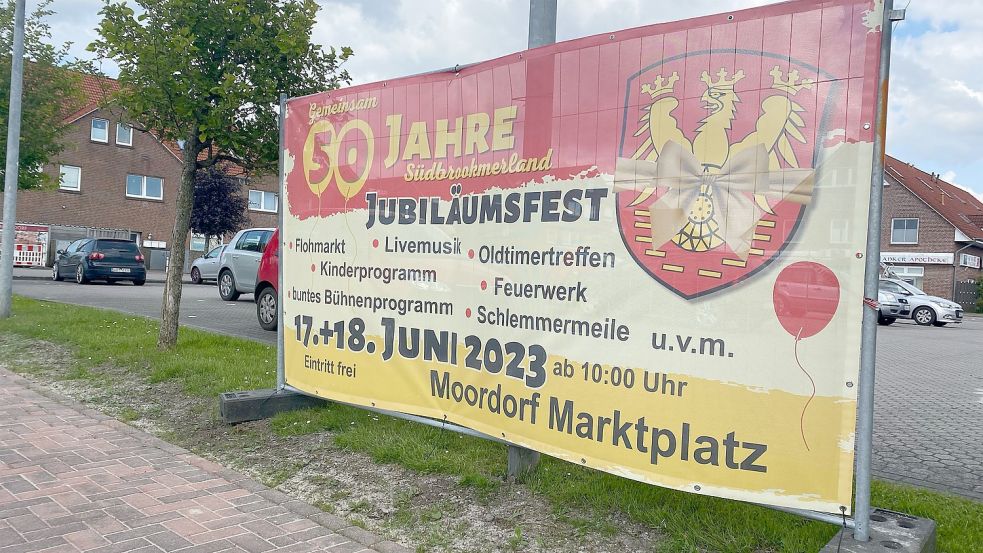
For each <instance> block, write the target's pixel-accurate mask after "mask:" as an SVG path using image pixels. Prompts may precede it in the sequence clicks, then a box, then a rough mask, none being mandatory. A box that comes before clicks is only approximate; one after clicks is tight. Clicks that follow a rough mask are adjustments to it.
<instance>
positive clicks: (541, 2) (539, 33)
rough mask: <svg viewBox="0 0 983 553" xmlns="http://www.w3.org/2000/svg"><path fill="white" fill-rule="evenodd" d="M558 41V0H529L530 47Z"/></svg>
mask: <svg viewBox="0 0 983 553" xmlns="http://www.w3.org/2000/svg"><path fill="white" fill-rule="evenodd" d="M554 42H556V0H529V48H530V49H532V48H538V47H540V46H546V45H547V44H553V43H554Z"/></svg>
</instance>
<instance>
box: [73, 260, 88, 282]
mask: <svg viewBox="0 0 983 553" xmlns="http://www.w3.org/2000/svg"><path fill="white" fill-rule="evenodd" d="M75 282H77V283H79V284H88V283H89V277H87V276H85V267H83V266H82V264H81V263H79V265H78V267H76V268H75Z"/></svg>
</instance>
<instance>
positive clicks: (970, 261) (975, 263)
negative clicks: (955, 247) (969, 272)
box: [959, 253, 980, 269]
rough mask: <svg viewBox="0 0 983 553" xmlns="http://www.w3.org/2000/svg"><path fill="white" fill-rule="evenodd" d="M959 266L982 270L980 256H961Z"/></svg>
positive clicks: (964, 254) (965, 254)
mask: <svg viewBox="0 0 983 553" xmlns="http://www.w3.org/2000/svg"><path fill="white" fill-rule="evenodd" d="M959 264H960V265H962V266H963V267H972V268H974V269H979V268H980V256H978V255H973V254H969V253H961V254H959Z"/></svg>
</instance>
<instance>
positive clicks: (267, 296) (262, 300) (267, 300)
mask: <svg viewBox="0 0 983 553" xmlns="http://www.w3.org/2000/svg"><path fill="white" fill-rule="evenodd" d="M276 301H277V297H276V292H274V291H273V288H272V287H269V286H268V287H266V288H263V291H262V292H260V293H259V297H258V298H256V318H257V319H259V326H261V327H263V330H276V324H277V306H276Z"/></svg>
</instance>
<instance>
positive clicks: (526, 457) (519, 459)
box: [508, 445, 539, 478]
mask: <svg viewBox="0 0 983 553" xmlns="http://www.w3.org/2000/svg"><path fill="white" fill-rule="evenodd" d="M537 465H539V452H538V451H533V450H531V449H526V448H524V447H519V446H517V445H510V446H509V465H508V475H509V476H511V477H512V478H519V477H521V476H524V475H525V474H527V473H529V472H530V471H532V470H534V469H535V468H536V466H537Z"/></svg>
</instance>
